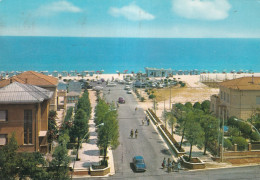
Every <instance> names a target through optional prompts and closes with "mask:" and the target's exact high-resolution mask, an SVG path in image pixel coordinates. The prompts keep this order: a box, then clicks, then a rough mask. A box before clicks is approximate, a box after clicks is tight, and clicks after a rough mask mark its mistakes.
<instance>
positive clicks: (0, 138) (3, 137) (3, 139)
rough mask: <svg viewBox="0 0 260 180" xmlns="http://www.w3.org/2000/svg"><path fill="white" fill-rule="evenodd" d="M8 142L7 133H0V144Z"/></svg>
mask: <svg viewBox="0 0 260 180" xmlns="http://www.w3.org/2000/svg"><path fill="white" fill-rule="evenodd" d="M6 144H7V134H0V146H4V145H6Z"/></svg>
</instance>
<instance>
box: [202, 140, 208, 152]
mask: <svg viewBox="0 0 260 180" xmlns="http://www.w3.org/2000/svg"><path fill="white" fill-rule="evenodd" d="M204 146H205V147H204V153H203V154H204V155H206V152H207V146H208V139H207V138H206V137H205V144H204Z"/></svg>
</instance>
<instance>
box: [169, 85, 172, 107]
mask: <svg viewBox="0 0 260 180" xmlns="http://www.w3.org/2000/svg"><path fill="white" fill-rule="evenodd" d="M169 103H170V104H169V109H170V110H171V109H172V107H171V104H172V87H171V85H170V102H169Z"/></svg>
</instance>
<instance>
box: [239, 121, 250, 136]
mask: <svg viewBox="0 0 260 180" xmlns="http://www.w3.org/2000/svg"><path fill="white" fill-rule="evenodd" d="M238 126H239V129H240V131H241V132H242V133H243V136H244V137H245V138H248V137H250V135H251V134H252V128H251V126H250V125H249V124H247V123H246V122H239V124H238Z"/></svg>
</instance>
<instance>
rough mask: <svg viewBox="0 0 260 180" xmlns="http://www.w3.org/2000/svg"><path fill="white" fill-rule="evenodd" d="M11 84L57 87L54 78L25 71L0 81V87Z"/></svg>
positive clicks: (56, 80)
mask: <svg viewBox="0 0 260 180" xmlns="http://www.w3.org/2000/svg"><path fill="white" fill-rule="evenodd" d="M10 81H12V82H19V83H22V84H31V85H35V86H41V87H52V86H57V84H58V79H57V78H55V77H51V76H47V75H44V74H41V73H37V72H34V71H26V72H24V73H21V74H19V75H17V76H13V77H10V78H8V79H6V80H3V81H0V87H4V86H6V85H8V84H10Z"/></svg>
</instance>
